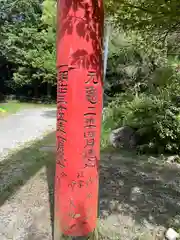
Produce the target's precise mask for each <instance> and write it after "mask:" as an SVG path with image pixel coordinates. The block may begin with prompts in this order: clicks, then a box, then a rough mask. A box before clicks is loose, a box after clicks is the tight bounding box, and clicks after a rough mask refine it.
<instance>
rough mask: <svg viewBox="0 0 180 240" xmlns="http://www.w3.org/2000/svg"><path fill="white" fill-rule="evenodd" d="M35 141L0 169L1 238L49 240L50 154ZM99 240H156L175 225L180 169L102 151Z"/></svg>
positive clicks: (125, 154) (131, 156) (177, 219)
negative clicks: (162, 231)
mask: <svg viewBox="0 0 180 240" xmlns="http://www.w3.org/2000/svg"><path fill="white" fill-rule="evenodd" d="M46 142H47V141H46V140H43V142H39V143H38V144H35V145H33V146H29V147H27V148H26V149H22V150H20V151H19V152H18V153H14V154H12V155H11V156H10V157H9V159H6V161H4V162H3V163H1V165H0V239H1V240H7V239H11V240H12V239H13V240H20V239H22V240H46V239H47V240H51V239H52V229H53V221H52V219H53V178H54V167H53V161H54V159H55V158H54V155H53V153H52V152H44V153H42V151H40V150H39V149H40V146H44V145H45V144H46ZM99 195H100V200H99V201H100V202H99V203H100V206H99V208H100V210H99V231H100V236H101V237H100V239H111V240H115V239H119V240H120V239H123V240H135V239H139V240H145V239H146V240H150V239H152V240H154V239H155V238H154V237H153V234H154V233H155V234H159V232H160V231H161V229H163V228H164V227H169V226H179V220H180V215H179V214H180V206H179V205H180V203H179V197H180V169H179V168H177V167H175V166H173V165H171V166H169V165H167V164H164V163H163V162H161V161H157V159H156V158H153V157H148V156H136V155H133V154H130V153H125V152H121V153H117V152H116V153H115V152H106V153H102V155H101V167H100V193H99Z"/></svg>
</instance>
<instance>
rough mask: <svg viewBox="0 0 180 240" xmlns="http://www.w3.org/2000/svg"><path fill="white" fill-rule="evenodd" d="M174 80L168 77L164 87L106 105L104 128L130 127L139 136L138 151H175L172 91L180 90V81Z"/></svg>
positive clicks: (177, 120) (178, 112)
mask: <svg viewBox="0 0 180 240" xmlns="http://www.w3.org/2000/svg"><path fill="white" fill-rule="evenodd" d="M162 77H163V75H162ZM176 77H177V75H175V76H171V82H170V83H167V82H166V81H165V83H164V85H163V87H162V86H161V88H156V91H155V90H154V91H153V92H152V93H148V92H144V93H140V94H138V95H134V96H132V93H130V92H129V93H128V92H127V93H126V94H127V95H128V96H126V97H123V96H121V95H120V96H117V97H116V98H115V99H114V101H112V102H111V104H109V106H108V109H107V112H108V114H107V117H106V119H105V122H104V126H105V129H107V126H111V129H112V128H117V127H120V126H130V127H132V128H133V129H134V130H136V131H137V133H138V134H139V135H140V136H141V141H140V143H139V144H140V149H141V150H143V151H147V150H148V151H149V150H151V151H156V152H161V153H162V152H173V153H174V152H178V151H179V148H180V117H179V116H180V106H179V104H178V102H177V101H175V98H174V97H175V96H176V94H175V93H174V91H173V89H174V88H176V92H178V91H180V82H179V79H177V78H176ZM158 79H159V78H158ZM162 81H163V79H161V82H162ZM128 98H129V99H128ZM112 122H113V124H112ZM109 130H110V129H109Z"/></svg>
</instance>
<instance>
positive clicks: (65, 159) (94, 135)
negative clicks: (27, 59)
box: [55, 0, 104, 236]
mask: <svg viewBox="0 0 180 240" xmlns="http://www.w3.org/2000/svg"><path fill="white" fill-rule="evenodd" d="M103 17H104V13H103V5H102V0H60V1H58V21H57V22H58V28H57V72H58V79H57V134H56V143H57V160H56V177H55V219H56V228H58V229H59V230H60V232H61V233H62V234H64V235H66V236H87V235H88V234H89V233H91V232H93V230H94V229H95V227H96V221H97V206H98V182H99V175H98V166H99V159H100V132H101V113H102V92H103V91H102V71H103V69H102V38H103V37H102V36H103V28H104V23H103Z"/></svg>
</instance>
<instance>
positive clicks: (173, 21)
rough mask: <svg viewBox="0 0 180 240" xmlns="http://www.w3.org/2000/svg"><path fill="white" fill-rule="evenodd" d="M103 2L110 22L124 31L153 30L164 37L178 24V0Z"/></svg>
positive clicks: (177, 27) (179, 3)
mask: <svg viewBox="0 0 180 240" xmlns="http://www.w3.org/2000/svg"><path fill="white" fill-rule="evenodd" d="M105 4H106V10H107V14H108V15H110V16H111V19H112V22H113V23H114V24H116V25H117V26H120V27H123V28H124V29H126V31H127V29H133V30H135V29H137V30H140V31H141V32H145V31H146V32H147V31H148V32H149V33H153V34H154V31H155V32H156V33H157V32H159V33H161V34H162V37H166V35H167V34H168V33H172V32H176V31H177V30H178V29H179V26H180V2H179V0H174V1H170V0H167V1H165V0H118V1H115V0H106V1H105Z"/></svg>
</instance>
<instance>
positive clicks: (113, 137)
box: [109, 126, 138, 148]
mask: <svg viewBox="0 0 180 240" xmlns="http://www.w3.org/2000/svg"><path fill="white" fill-rule="evenodd" d="M109 141H110V144H111V145H112V146H113V147H114V148H121V147H124V148H134V147H136V146H137V142H138V136H137V134H136V132H135V131H134V130H133V129H132V128H131V127H128V126H124V127H121V128H118V129H115V130H113V131H112V132H111V134H110V137H109Z"/></svg>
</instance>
